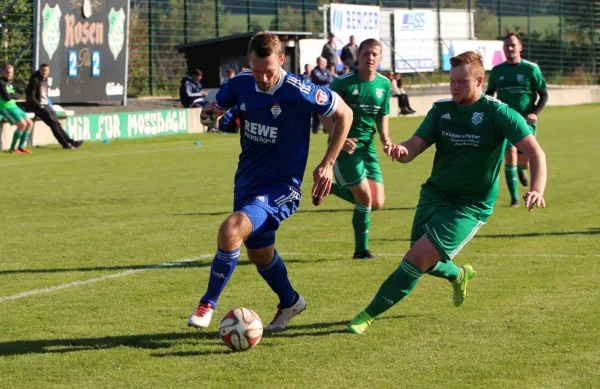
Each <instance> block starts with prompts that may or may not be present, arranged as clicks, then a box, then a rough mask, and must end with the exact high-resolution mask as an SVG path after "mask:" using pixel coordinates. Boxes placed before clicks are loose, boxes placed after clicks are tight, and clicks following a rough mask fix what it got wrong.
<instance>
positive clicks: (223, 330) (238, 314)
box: [219, 308, 263, 351]
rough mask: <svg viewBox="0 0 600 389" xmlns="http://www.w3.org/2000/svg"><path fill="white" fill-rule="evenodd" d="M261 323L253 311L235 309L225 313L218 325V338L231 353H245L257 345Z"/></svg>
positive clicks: (261, 327)
mask: <svg viewBox="0 0 600 389" xmlns="http://www.w3.org/2000/svg"><path fill="white" fill-rule="evenodd" d="M262 334H263V323H262V321H261V320H260V317H258V315H257V314H256V313H254V311H252V310H250V309H248V308H235V309H232V310H231V311H229V312H227V314H225V316H223V319H221V324H220V325H219V336H220V337H221V340H222V341H223V342H225V344H226V345H227V347H229V348H230V349H232V350H233V351H245V350H248V349H250V348H252V347H254V346H256V345H257V344H258V342H260V339H261V338H262Z"/></svg>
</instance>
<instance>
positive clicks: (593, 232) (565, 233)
mask: <svg viewBox="0 0 600 389" xmlns="http://www.w3.org/2000/svg"><path fill="white" fill-rule="evenodd" d="M570 235H600V228H588V229H587V230H586V231H556V232H553V231H550V232H525V233H514V234H477V235H475V239H481V238H487V239H500V238H532V237H536V236H570ZM369 241H371V242H410V239H406V238H370V239H369Z"/></svg>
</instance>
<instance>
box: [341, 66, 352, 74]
mask: <svg viewBox="0 0 600 389" xmlns="http://www.w3.org/2000/svg"><path fill="white" fill-rule="evenodd" d="M346 73H350V68H349V67H348V66H347V65H344V67H343V68H342V72H341V73H340V75H342V74H346Z"/></svg>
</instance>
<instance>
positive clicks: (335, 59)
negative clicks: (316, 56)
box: [321, 32, 340, 67]
mask: <svg viewBox="0 0 600 389" xmlns="http://www.w3.org/2000/svg"><path fill="white" fill-rule="evenodd" d="M321 57H323V58H325V60H326V61H327V66H328V67H329V66H337V65H338V63H340V57H339V56H338V53H337V48H336V47H335V35H333V33H331V32H330V33H329V35H328V40H327V43H325V44H324V45H323V50H322V51H321Z"/></svg>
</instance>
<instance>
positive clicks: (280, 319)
mask: <svg viewBox="0 0 600 389" xmlns="http://www.w3.org/2000/svg"><path fill="white" fill-rule="evenodd" d="M304 309H306V300H304V297H302V296H300V295H298V301H296V304H294V305H292V306H291V307H289V308H281V307H280V306H279V305H278V306H277V313H276V314H275V317H274V318H273V320H271V323H269V325H268V326H266V327H265V331H283V330H285V329H286V328H287V326H288V323H289V322H290V320H292V317H294V316H296V315H298V314H299V313H300V312H302V311H304Z"/></svg>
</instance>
